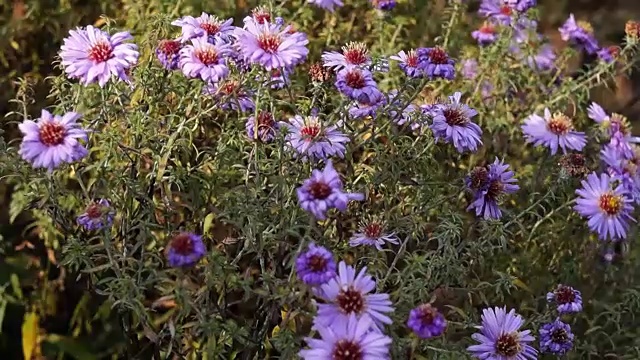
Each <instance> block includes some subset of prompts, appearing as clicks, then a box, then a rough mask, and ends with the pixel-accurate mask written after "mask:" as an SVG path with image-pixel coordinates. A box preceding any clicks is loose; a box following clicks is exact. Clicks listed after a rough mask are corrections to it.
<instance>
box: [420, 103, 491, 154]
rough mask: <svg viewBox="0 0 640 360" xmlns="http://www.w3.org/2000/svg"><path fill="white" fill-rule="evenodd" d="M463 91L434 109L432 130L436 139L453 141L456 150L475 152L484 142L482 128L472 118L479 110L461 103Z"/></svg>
mask: <svg viewBox="0 0 640 360" xmlns="http://www.w3.org/2000/svg"><path fill="white" fill-rule="evenodd" d="M461 97H462V93H460V92H456V93H455V94H453V96H449V101H450V103H449V104H443V105H440V106H437V107H436V108H435V109H434V116H433V124H431V130H432V131H433V135H434V137H435V138H436V139H444V141H445V142H448V143H453V146H455V148H456V150H458V152H460V153H462V152H464V151H466V150H469V151H473V152H475V151H476V150H477V149H478V146H479V145H481V144H482V139H481V138H482V129H480V126H478V124H476V123H474V122H472V121H471V118H472V117H474V116H476V115H477V114H478V112H477V111H475V110H474V109H472V108H470V107H469V106H467V105H465V104H461V103H460V98H461Z"/></svg>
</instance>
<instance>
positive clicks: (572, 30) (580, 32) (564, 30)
mask: <svg viewBox="0 0 640 360" xmlns="http://www.w3.org/2000/svg"><path fill="white" fill-rule="evenodd" d="M558 30H559V31H560V37H561V38H562V40H564V41H571V42H574V43H575V44H576V45H578V46H579V47H580V48H582V49H584V50H585V51H586V52H587V53H589V54H595V53H596V52H597V51H598V50H599V49H600V46H598V40H596V38H595V37H594V36H593V27H591V25H590V24H589V23H588V22H585V21H576V19H575V17H574V16H573V14H571V15H569V18H568V19H567V21H566V22H565V23H564V24H563V25H562V26H561V27H560V28H559V29H558Z"/></svg>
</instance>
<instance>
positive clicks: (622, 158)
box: [601, 145, 640, 204]
mask: <svg viewBox="0 0 640 360" xmlns="http://www.w3.org/2000/svg"><path fill="white" fill-rule="evenodd" d="M631 148H632V151H631V155H632V156H631V157H627V156H628V155H629V154H626V153H622V152H620V151H617V150H616V149H615V148H613V147H611V146H606V147H605V148H604V149H603V150H602V151H601V157H602V160H603V161H604V163H605V164H606V165H607V166H608V168H607V172H608V173H609V175H611V177H612V180H613V181H615V180H618V181H620V182H621V183H622V185H623V186H624V188H625V190H626V191H627V192H628V194H629V195H630V196H631V198H632V199H633V200H634V201H635V202H636V203H637V204H640V147H638V146H637V145H631Z"/></svg>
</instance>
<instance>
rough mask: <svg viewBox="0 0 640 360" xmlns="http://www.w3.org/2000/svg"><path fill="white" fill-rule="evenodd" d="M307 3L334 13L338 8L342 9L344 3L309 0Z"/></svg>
mask: <svg viewBox="0 0 640 360" xmlns="http://www.w3.org/2000/svg"><path fill="white" fill-rule="evenodd" d="M307 3H309V4H314V5H315V6H317V7H319V8H321V9H324V10H327V11H330V12H334V11H335V8H336V7H342V6H343V5H344V3H343V2H342V1H341V0H307Z"/></svg>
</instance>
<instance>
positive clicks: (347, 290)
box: [314, 261, 393, 329]
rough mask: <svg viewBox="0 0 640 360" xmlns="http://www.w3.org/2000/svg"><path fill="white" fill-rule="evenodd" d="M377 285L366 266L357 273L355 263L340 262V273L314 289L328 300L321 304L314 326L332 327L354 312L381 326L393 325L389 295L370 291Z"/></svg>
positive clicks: (319, 295)
mask: <svg viewBox="0 0 640 360" xmlns="http://www.w3.org/2000/svg"><path fill="white" fill-rule="evenodd" d="M375 288H376V282H375V280H374V279H373V277H371V275H368V274H367V268H366V267H364V268H362V270H360V272H358V273H356V270H355V269H354V268H353V267H352V266H350V265H347V264H346V263H345V262H344V261H341V262H340V264H338V275H337V276H336V277H334V278H333V279H331V280H329V282H327V283H326V284H324V285H322V286H320V287H319V288H316V289H315V293H316V295H317V296H318V297H320V298H321V299H323V300H324V301H326V303H324V304H318V315H317V316H316V317H315V319H314V326H315V327H316V328H319V327H324V326H327V327H331V326H334V325H336V324H339V323H340V322H342V321H346V320H347V319H348V318H349V316H351V315H352V314H353V315H355V316H356V317H358V318H361V317H371V319H372V320H373V322H374V324H375V326H376V327H377V328H378V329H382V327H383V326H384V324H387V325H388V324H391V318H390V317H389V316H387V315H386V314H387V313H390V312H393V306H392V303H391V300H389V295H388V294H371V292H372V291H374V290H375Z"/></svg>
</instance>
